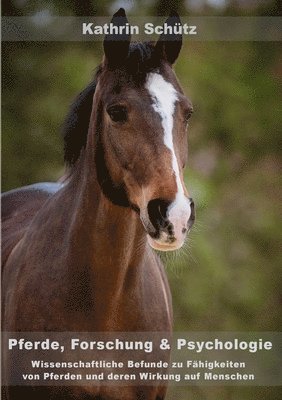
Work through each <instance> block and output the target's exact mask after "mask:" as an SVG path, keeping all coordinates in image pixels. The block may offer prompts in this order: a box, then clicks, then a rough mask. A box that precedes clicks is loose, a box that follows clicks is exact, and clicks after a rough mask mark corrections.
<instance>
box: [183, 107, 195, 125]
mask: <svg viewBox="0 0 282 400" xmlns="http://www.w3.org/2000/svg"><path fill="white" fill-rule="evenodd" d="M192 114H193V109H192V108H191V109H189V110H187V111H186V112H185V117H184V121H185V122H186V123H187V122H188V121H189V119H190V118H191V116H192Z"/></svg>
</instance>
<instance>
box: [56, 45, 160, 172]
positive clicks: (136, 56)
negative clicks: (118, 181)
mask: <svg viewBox="0 0 282 400" xmlns="http://www.w3.org/2000/svg"><path fill="white" fill-rule="evenodd" d="M158 66H159V57H157V55H156V52H154V46H153V44H152V43H148V42H145V43H131V44H130V47H129V54H128V58H127V60H126V65H125V70H126V73H127V74H128V75H129V76H130V77H131V78H132V79H133V80H134V82H135V83H136V84H137V85H140V84H142V83H143V82H144V81H145V79H146V75H147V73H148V72H150V71H152V70H154V69H156V68H158ZM101 71H102V67H101V66H100V67H98V69H97V71H96V74H95V77H94V80H93V81H92V82H91V83H90V84H89V85H88V86H87V87H86V88H85V89H84V90H83V91H82V92H81V93H80V94H79V95H78V96H77V98H76V99H75V101H74V103H73V104H72V105H71V107H70V110H69V112H68V114H67V117H66V119H65V122H64V125H63V138H64V160H65V163H66V164H67V165H68V166H73V165H74V164H75V162H76V161H77V159H78V158H79V155H80V152H81V150H82V149H83V148H85V146H86V142H87V133H88V127H89V121H90V115H91V111H92V100H93V96H94V93H95V89H96V83H97V78H98V76H99V74H100V73H101Z"/></svg>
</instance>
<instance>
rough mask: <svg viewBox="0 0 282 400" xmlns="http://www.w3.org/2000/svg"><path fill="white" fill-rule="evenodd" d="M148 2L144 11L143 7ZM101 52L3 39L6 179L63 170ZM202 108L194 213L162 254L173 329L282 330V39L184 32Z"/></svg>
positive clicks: (29, 8) (100, 11)
mask: <svg viewBox="0 0 282 400" xmlns="http://www.w3.org/2000/svg"><path fill="white" fill-rule="evenodd" d="M171 4H173V5H174V7H175V6H176V7H177V8H178V10H179V12H180V13H181V14H182V15H230V16H236V15H273V16H275V15H276V16H277V15H281V2H280V1H274V2H273V1H254V0H252V1H234V0H233V1H224V0H213V1H212V0H210V1H204V0H203V1H181V0H175V1H174V2H172V1H157V2H154V1H150V0H147V1H145V2H144V1H143V2H141V1H137V0H136V1H115V2H113V1H107V0H104V1H99V2H95V1H84V2H81V1H75V0H73V1H71V0H68V1H67V0H61V1H59V0H53V1H48V2H45V1H11V0H8V1H5V2H4V3H3V5H2V12H3V14H4V15H7V16H12V15H18V16H21V15H30V14H34V13H37V12H42V11H44V12H46V11H47V12H48V13H50V14H54V15H94V14H96V15H111V13H112V12H113V11H115V10H116V9H118V8H119V6H125V7H126V8H127V13H128V15H129V16H130V14H132V15H140V14H141V13H142V15H146V14H147V15H167V14H168V10H169V9H170V7H171ZM141 10H142V12H141ZM101 57H102V45H101V43H99V42H95V43H72V42H68V43H59V42H56V43H55V42H54V43H47V42H46V43H44V42H20V43H16V42H14V43H3V46H2V63H3V64H2V72H3V82H2V132H3V133H2V189H3V191H5V190H9V189H11V188H14V187H17V186H22V185H25V184H29V183H33V182H36V181H48V180H51V181H52V180H56V179H58V178H59V177H60V176H61V175H62V174H63V171H64V166H63V155H62V154H63V152H62V140H61V136H60V130H61V125H62V122H63V120H64V116H65V114H66V112H67V110H68V106H69V104H70V103H71V101H72V100H73V98H74V97H75V95H76V94H77V93H78V92H79V91H81V90H82V89H83V88H84V87H85V86H86V85H87V84H88V82H89V81H90V79H91V78H92V76H93V71H94V69H95V67H96V66H97V65H98V63H99V61H100V60H101ZM175 69H176V72H177V75H178V77H179V80H180V82H181V84H182V86H183V88H184V90H185V92H186V94H187V95H188V96H189V97H190V98H191V100H192V102H193V104H194V108H195V113H194V115H193V117H192V119H191V123H190V128H189V165H188V168H187V171H186V183H187V187H188V189H189V191H190V193H191V195H192V197H193V198H194V200H195V203H196V206H197V223H196V226H195V228H194V229H193V231H192V233H191V236H190V240H189V242H188V244H187V246H186V247H185V248H184V249H183V250H181V251H180V252H179V253H178V254H175V255H168V256H164V258H165V261H166V265H167V273H168V275H169V280H170V285H171V289H172V294H173V303H174V315H175V330H182V331H197V330H199V331H212V330H214V331H220V330H230V331H260V330H264V331H278V330H281V329H280V328H281V319H282V318H281V307H282V290H281V289H282V275H281V257H280V254H279V250H280V247H281V218H280V216H281V189H280V184H281V178H280V176H281V174H280V173H281V167H280V166H281V162H280V160H281V158H280V155H281V148H282V143H281V126H282V124H281V122H282V121H281V116H282V107H281V76H282V53H281V43H278V42H275V43H272V42H220V43H219V42H189V41H188V40H186V41H185V44H184V47H183V50H182V53H181V56H180V58H179V60H178V63H177V65H176V68H175ZM278 398H281V392H280V391H279V389H277V388H239V387H221V388H220V387H212V388H205V387H186V388H174V387H172V388H171V389H170V391H169V396H168V399H169V400H172V399H179V400H182V399H183V400H185V399H193V400H194V399H195V400H198V399H199V400H200V399H207V400H218V399H226V400H227V399H228V400H233V399H234V400H237V399H238V400H244V399H247V400H249V399H250V400H251V399H263V400H265V399H278Z"/></svg>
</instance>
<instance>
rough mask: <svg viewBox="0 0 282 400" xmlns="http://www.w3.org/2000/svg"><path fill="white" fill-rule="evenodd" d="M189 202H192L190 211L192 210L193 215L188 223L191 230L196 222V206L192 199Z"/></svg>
mask: <svg viewBox="0 0 282 400" xmlns="http://www.w3.org/2000/svg"><path fill="white" fill-rule="evenodd" d="M189 200H190V210H191V214H190V217H189V220H188V222H187V227H188V229H191V228H192V225H193V224H194V222H195V204H194V201H193V199H191V198H190V199H189Z"/></svg>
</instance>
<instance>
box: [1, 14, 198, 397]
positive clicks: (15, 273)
mask: <svg viewBox="0 0 282 400" xmlns="http://www.w3.org/2000/svg"><path fill="white" fill-rule="evenodd" d="M178 21H179V17H178V16H177V15H176V14H174V15H171V16H170V17H168V19H167V21H166V24H168V25H173V24H175V23H176V22H178ZM127 22H128V21H127V17H126V15H125V12H124V10H123V9H120V10H119V11H118V12H117V13H116V14H114V16H113V18H112V23H113V24H114V25H116V26H121V25H125V24H126V23H127ZM118 39H119V40H118ZM103 45H104V57H103V60H102V62H101V64H100V66H99V67H98V69H97V70H96V73H95V77H94V80H93V81H92V82H91V83H90V85H89V86H88V87H87V88H86V89H85V90H83V91H82V92H81V93H80V95H79V96H78V97H77V99H76V100H75V102H74V103H73V105H72V106H71V108H70V112H69V114H68V116H67V118H66V122H65V125H64V158H65V162H66V164H67V173H66V175H65V177H64V179H63V180H62V181H60V182H56V183H39V184H34V185H30V186H25V187H22V188H19V189H15V190H11V191H9V192H7V193H4V194H3V196H2V239H3V242H2V250H3V256H2V262H3V266H2V268H3V292H2V293H3V295H2V299H3V311H2V316H3V323H2V327H3V330H4V331H8V332H61V331H62V332H63V331H68V332H149V331H157V332H171V331H172V324H173V316H172V305H171V294H170V290H169V285H168V281H167V277H166V274H165V271H164V267H163V264H162V262H161V261H160V258H159V255H158V254H157V252H155V251H154V250H153V249H156V250H159V251H171V250H176V249H179V248H180V247H181V246H182V245H183V243H184V241H185V238H186V236H187V233H188V232H189V230H190V229H191V227H192V225H193V223H194V220H195V210H194V203H193V200H192V199H191V198H190V196H189V194H188V192H187V189H186V187H185V184H184V180H183V169H184V168H185V165H186V161H187V124H188V119H189V118H190V116H191V114H192V111H193V109H192V104H191V102H190V100H189V99H188V98H187V97H186V96H185V95H184V92H183V90H182V88H181V86H180V84H179V82H178V80H177V78H176V75H175V73H174V71H173V64H174V63H175V61H176V59H177V57H178V55H179V52H180V49H181V45H182V37H181V36H179V35H172V36H171V37H167V36H163V35H162V36H161V37H160V38H159V40H158V41H157V42H156V43H152V42H131V37H130V34H126V35H123V36H122V37H119V38H117V37H115V36H114V35H113V34H111V35H106V36H105V38H104V43H103ZM26 393H27V395H28V396H29V398H30V399H33V398H34V399H35V398H36V399H38V398H41V399H51V398H52V399H53V398H55V399H96V400H98V399H99V400H106V399H107V400H108V399H111V400H118V399H123V400H133V399H137V400H138V399H139V400H141V399H146V400H156V399H158V400H161V399H164V398H165V395H166V385H165V384H160V385H159V386H157V385H156V386H142V385H141V386H140V385H137V386H130V387H128V386H121V387H113V386H109V387H108V386H106V387H98V386H90V387H89V386H88V387H83V386H81V387H75V388H74V387H69V388H65V387H64V388H62V387H53V388H51V387H49V386H48V387H44V388H43V387H40V388H35V387H33V388H27V387H26V388H24V387H19V388H18V387H11V386H10V387H8V389H7V390H6V391H5V396H6V398H7V399H13V400H14V399H19V398H22V396H23V395H25V394H26Z"/></svg>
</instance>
